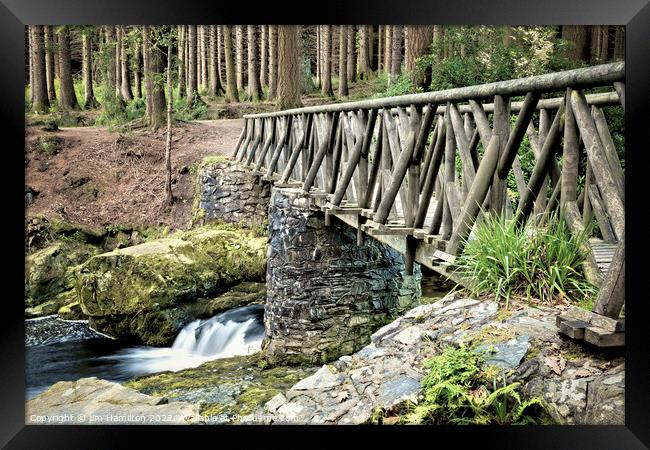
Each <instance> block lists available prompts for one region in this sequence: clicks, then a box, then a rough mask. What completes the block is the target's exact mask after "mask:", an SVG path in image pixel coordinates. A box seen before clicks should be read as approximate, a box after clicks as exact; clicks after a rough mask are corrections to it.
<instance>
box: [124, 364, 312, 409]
mask: <svg viewBox="0 0 650 450" xmlns="http://www.w3.org/2000/svg"><path fill="white" fill-rule="evenodd" d="M259 360H260V356H259V354H257V355H251V356H237V357H234V358H225V359H218V360H215V361H209V362H207V363H205V364H202V365H201V366H199V367H196V368H194V369H186V370H182V371H179V372H164V373H161V374H156V375H151V376H145V377H139V378H136V379H134V380H131V381H128V382H127V383H126V384H125V385H126V386H127V387H131V388H133V389H136V390H138V391H140V392H143V393H145V394H149V395H157V396H160V395H162V396H165V397H167V398H169V399H170V400H172V401H174V400H179V401H180V400H185V401H188V400H191V399H193V398H194V396H195V395H196V393H197V392H200V393H201V394H202V399H203V402H202V403H201V405H200V411H201V414H203V415H219V414H227V415H242V416H243V415H246V414H250V413H252V412H253V411H255V410H256V409H257V408H259V407H261V406H262V405H263V404H264V403H266V402H267V401H268V400H270V399H271V398H273V397H274V396H275V395H276V394H278V393H279V392H281V391H285V390H287V389H289V388H290V387H291V386H293V385H294V384H295V383H297V382H298V381H300V380H301V379H303V378H305V377H307V376H309V375H311V374H312V373H314V372H315V371H316V368H304V367H275V368H272V369H266V370H264V369H261V368H259V367H258V366H257V363H258V362H259ZM215 391H218V392H220V393H219V394H217V395H215V394H214V392H215ZM224 391H225V392H229V393H230V394H229V395H223V394H222V392H224Z"/></svg>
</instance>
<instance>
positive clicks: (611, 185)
mask: <svg viewBox="0 0 650 450" xmlns="http://www.w3.org/2000/svg"><path fill="white" fill-rule="evenodd" d="M571 106H573V111H574V114H575V116H576V120H577V123H578V127H579V128H580V134H581V136H582V140H583V142H584V143H585V148H586V149H587V155H588V158H589V159H590V160H591V162H592V166H591V169H592V170H593V172H594V175H595V179H596V184H597V185H598V188H599V190H600V193H601V195H602V196H603V201H604V202H605V206H606V207H607V212H608V213H609V216H610V218H611V221H612V226H613V228H614V233H616V237H617V238H620V237H621V236H622V235H623V230H624V228H625V206H624V204H623V199H622V198H621V196H620V195H619V192H618V187H617V184H616V181H615V179H614V175H613V174H612V171H611V170H609V163H608V160H607V156H606V154H605V149H604V146H603V144H602V142H601V140H600V137H599V135H598V130H597V129H596V124H595V123H594V120H593V118H592V117H591V115H590V114H589V106H588V105H587V101H586V100H585V98H584V95H583V94H582V93H581V92H578V91H573V92H572V93H571Z"/></svg>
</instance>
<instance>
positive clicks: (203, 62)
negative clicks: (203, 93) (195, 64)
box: [201, 25, 208, 88]
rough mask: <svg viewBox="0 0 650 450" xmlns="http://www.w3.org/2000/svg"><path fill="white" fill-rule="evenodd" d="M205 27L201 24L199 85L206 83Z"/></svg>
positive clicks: (206, 48) (206, 46) (206, 40)
mask: <svg viewBox="0 0 650 450" xmlns="http://www.w3.org/2000/svg"><path fill="white" fill-rule="evenodd" d="M207 31H208V30H207V28H206V27H205V25H201V86H203V87H204V88H205V87H207V85H208V36H207V34H208V33H207Z"/></svg>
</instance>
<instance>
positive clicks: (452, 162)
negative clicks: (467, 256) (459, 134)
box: [440, 103, 465, 240]
mask: <svg viewBox="0 0 650 450" xmlns="http://www.w3.org/2000/svg"><path fill="white" fill-rule="evenodd" d="M450 110H451V104H450V103H447V111H446V112H445V128H446V129H447V134H446V137H445V171H444V177H443V178H442V179H441V180H440V181H441V183H442V184H443V185H444V188H443V189H444V192H445V200H446V201H445V203H444V205H443V209H442V224H441V226H442V228H441V230H440V234H441V238H442V239H443V240H447V239H449V238H450V237H451V233H452V231H453V227H454V225H453V219H452V217H451V208H450V205H449V193H448V192H447V182H450V181H451V182H454V181H455V180H456V136H455V133H454V128H453V125H452V121H451V112H450ZM464 132H465V131H463V133H464Z"/></svg>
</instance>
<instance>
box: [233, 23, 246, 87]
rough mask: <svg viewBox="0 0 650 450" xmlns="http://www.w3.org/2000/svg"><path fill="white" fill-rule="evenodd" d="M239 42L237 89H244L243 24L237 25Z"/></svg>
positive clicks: (237, 50)
mask: <svg viewBox="0 0 650 450" xmlns="http://www.w3.org/2000/svg"><path fill="white" fill-rule="evenodd" d="M235 34H236V42H237V44H236V45H237V49H236V54H237V89H239V90H243V89H244V29H243V26H242V25H235Z"/></svg>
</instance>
